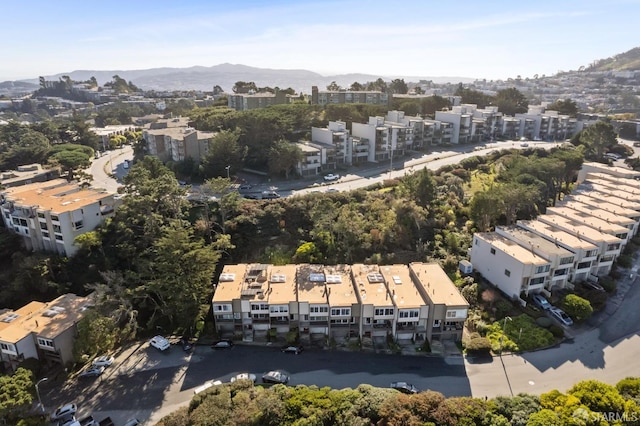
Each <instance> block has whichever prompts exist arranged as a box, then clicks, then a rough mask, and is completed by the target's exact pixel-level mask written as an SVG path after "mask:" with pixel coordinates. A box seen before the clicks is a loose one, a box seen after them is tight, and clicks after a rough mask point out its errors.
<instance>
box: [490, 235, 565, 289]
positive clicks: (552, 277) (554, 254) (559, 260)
mask: <svg viewBox="0 0 640 426" xmlns="http://www.w3.org/2000/svg"><path fill="white" fill-rule="evenodd" d="M496 234H498V235H500V236H502V237H505V238H507V239H509V240H511V241H513V242H515V243H517V244H519V245H520V246H521V247H523V248H524V249H528V250H530V251H531V252H533V253H534V254H535V255H537V256H540V257H541V258H543V259H545V260H547V261H548V262H549V264H550V265H551V269H550V270H549V277H548V279H547V281H546V283H545V288H544V290H546V291H548V292H552V291H554V290H559V289H563V288H566V287H567V284H568V282H569V277H570V276H571V274H572V272H573V268H574V262H575V255H574V254H573V253H572V252H571V251H569V250H567V249H566V248H564V247H562V246H560V245H558V244H555V243H552V242H551V241H549V240H547V239H545V238H543V237H541V236H540V235H538V234H536V233H534V232H531V231H528V230H526V229H524V228H521V227H519V226H505V227H501V226H496Z"/></svg>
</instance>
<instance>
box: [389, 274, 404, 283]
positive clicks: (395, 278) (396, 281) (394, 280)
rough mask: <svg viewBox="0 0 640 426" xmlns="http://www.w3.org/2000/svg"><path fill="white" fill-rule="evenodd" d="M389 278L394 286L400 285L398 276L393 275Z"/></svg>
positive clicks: (400, 281)
mask: <svg viewBox="0 0 640 426" xmlns="http://www.w3.org/2000/svg"><path fill="white" fill-rule="evenodd" d="M391 278H393V283H394V284H402V280H401V279H400V277H399V276H397V275H394V276H392V277H391Z"/></svg>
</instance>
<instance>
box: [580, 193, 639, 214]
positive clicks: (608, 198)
mask: <svg viewBox="0 0 640 426" xmlns="http://www.w3.org/2000/svg"><path fill="white" fill-rule="evenodd" d="M575 194H577V195H584V196H587V197H589V198H591V199H593V200H594V201H595V202H600V201H603V202H605V203H610V204H613V205H615V206H620V207H623V208H625V209H630V210H635V211H637V212H640V203H639V202H637V201H633V200H629V199H627V198H626V197H623V198H620V197H618V196H617V195H613V194H611V192H610V191H608V190H606V189H604V191H600V190H598V189H595V188H590V189H586V188H585V189H581V190H580V189H579V190H577V191H576V192H575Z"/></svg>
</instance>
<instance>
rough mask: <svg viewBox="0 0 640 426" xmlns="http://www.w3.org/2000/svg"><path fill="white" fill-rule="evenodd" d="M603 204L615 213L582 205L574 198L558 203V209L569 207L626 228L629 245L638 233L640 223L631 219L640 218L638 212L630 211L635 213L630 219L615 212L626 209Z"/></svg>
mask: <svg viewBox="0 0 640 426" xmlns="http://www.w3.org/2000/svg"><path fill="white" fill-rule="evenodd" d="M603 204H607V205H608V206H605V207H608V208H609V209H612V210H614V211H610V210H607V209H606V208H601V207H599V206H594V205H590V204H585V203H581V202H580V201H578V200H574V198H573V197H567V198H565V199H564V200H562V202H560V203H558V207H568V208H570V209H573V210H575V211H577V212H579V213H580V214H583V215H588V216H591V217H594V218H597V219H600V220H603V221H605V222H607V223H611V224H615V225H618V226H621V227H623V228H625V229H626V230H627V232H628V233H629V235H628V236H627V243H628V242H629V240H630V239H631V238H632V237H633V236H634V235H635V234H636V232H637V231H638V221H637V220H633V219H631V217H638V212H632V211H629V213H631V214H633V213H635V214H634V215H633V216H631V217H629V216H625V215H622V214H619V213H616V212H615V210H624V209H622V208H619V207H616V206H613V205H610V204H609V203H603Z"/></svg>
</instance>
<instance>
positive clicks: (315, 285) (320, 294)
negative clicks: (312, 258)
mask: <svg viewBox="0 0 640 426" xmlns="http://www.w3.org/2000/svg"><path fill="white" fill-rule="evenodd" d="M325 280H326V276H325V273H324V265H318V264H309V263H304V264H300V265H298V281H297V285H298V286H297V290H298V301H299V302H308V303H309V304H311V305H328V304H329V295H328V293H327V291H326V290H327V289H326V285H325Z"/></svg>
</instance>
